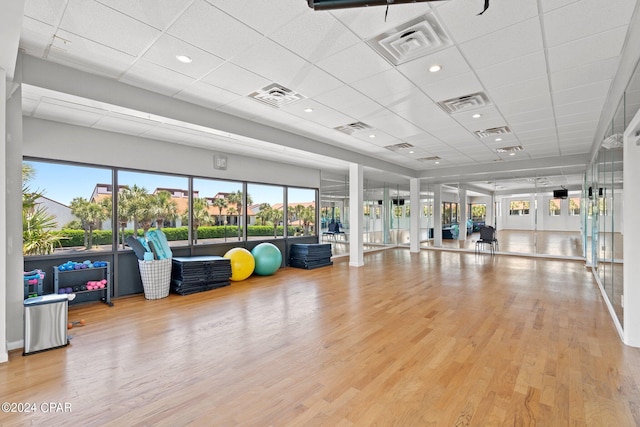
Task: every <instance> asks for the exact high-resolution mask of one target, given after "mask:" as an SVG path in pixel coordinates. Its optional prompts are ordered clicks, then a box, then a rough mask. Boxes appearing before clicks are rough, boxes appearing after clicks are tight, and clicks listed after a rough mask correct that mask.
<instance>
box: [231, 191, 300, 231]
mask: <svg viewBox="0 0 640 427" xmlns="http://www.w3.org/2000/svg"><path fill="white" fill-rule="evenodd" d="M244 203H245V204H246V207H247V209H246V222H247V239H249V240H267V239H278V238H282V237H284V236H285V229H284V224H285V218H286V217H287V215H288V212H285V210H286V209H285V208H284V188H283V187H280V186H276V185H261V184H247V197H246V200H245V201H244ZM240 218H241V221H244V220H243V219H242V215H240ZM242 224H243V222H241V223H240V225H241V226H242ZM288 231H289V232H288V233H287V235H289V234H290V235H294V234H295V230H294V229H293V227H292V228H291V229H290V230H288Z"/></svg>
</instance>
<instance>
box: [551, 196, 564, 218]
mask: <svg viewBox="0 0 640 427" xmlns="http://www.w3.org/2000/svg"><path fill="white" fill-rule="evenodd" d="M561 203H562V199H551V200H549V216H560V214H561V209H560V207H561Z"/></svg>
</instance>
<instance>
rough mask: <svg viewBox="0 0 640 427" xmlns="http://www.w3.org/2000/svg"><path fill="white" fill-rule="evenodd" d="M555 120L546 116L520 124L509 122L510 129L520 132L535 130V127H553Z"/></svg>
mask: <svg viewBox="0 0 640 427" xmlns="http://www.w3.org/2000/svg"><path fill="white" fill-rule="evenodd" d="M555 125H556V122H555V120H554V119H553V118H548V119H544V120H536V121H531V122H527V123H521V124H517V125H516V124H513V123H512V124H511V130H512V131H513V132H515V133H516V134H519V133H520V132H530V131H535V130H537V129H554V128H555Z"/></svg>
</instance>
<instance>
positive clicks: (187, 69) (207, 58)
mask: <svg viewBox="0 0 640 427" xmlns="http://www.w3.org/2000/svg"><path fill="white" fill-rule="evenodd" d="M177 55H184V56H188V57H190V58H191V59H192V62H191V63H188V64H187V63H184V62H181V61H178V59H177V58H176V56H177ZM142 58H143V59H145V60H147V61H149V62H153V63H154V64H157V65H160V66H162V67H164V68H168V69H170V70H173V71H175V72H177V73H181V74H184V75H187V76H189V77H193V78H194V79H199V78H200V77H202V76H204V75H206V74H207V73H209V72H210V71H211V70H213V69H215V68H217V67H219V66H220V65H222V63H223V62H224V61H223V60H222V58H218V57H217V56H215V55H212V54H210V53H209V52H206V51H204V50H202V49H199V48H197V47H195V46H193V45H190V44H189V43H186V42H184V41H182V40H180V39H177V38H175V37H172V36H170V35H168V34H164V35H162V36H161V37H160V38H159V39H158V40H157V41H156V42H155V43H154V44H153V45H152V46H151V47H150V48H149V50H147V52H146V53H145V54H144V55H143V56H142Z"/></svg>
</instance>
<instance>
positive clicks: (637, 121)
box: [618, 112, 640, 347]
mask: <svg viewBox="0 0 640 427" xmlns="http://www.w3.org/2000/svg"><path fill="white" fill-rule="evenodd" d="M638 132H640V112H638V113H636V116H635V117H634V119H633V120H632V121H631V123H630V124H629V126H628V127H627V130H626V131H625V133H624V160H623V161H624V172H623V180H624V190H623V200H624V204H623V207H622V217H623V218H625V219H626V220H625V221H624V240H623V248H622V251H623V253H624V259H625V262H624V265H623V277H624V279H623V282H624V283H623V295H621V297H622V298H623V302H624V308H623V310H624V312H623V317H624V321H623V323H622V324H623V331H624V333H623V340H624V342H625V344H628V345H630V346H633V347H640V286H638V277H640V263H638V262H637V261H636V260H638V259H640V247H639V246H638V245H637V244H636V242H637V241H638V240H639V239H640V222H639V221H637V220H635V219H634V218H635V216H636V215H638V211H639V210H640V198H638V195H637V191H638V190H637V188H638V185H640V168H638V163H639V162H640V145H638V144H640V136H636V134H637V133H638ZM618 298H620V297H618Z"/></svg>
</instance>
